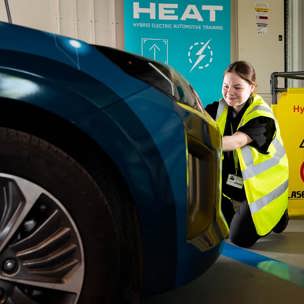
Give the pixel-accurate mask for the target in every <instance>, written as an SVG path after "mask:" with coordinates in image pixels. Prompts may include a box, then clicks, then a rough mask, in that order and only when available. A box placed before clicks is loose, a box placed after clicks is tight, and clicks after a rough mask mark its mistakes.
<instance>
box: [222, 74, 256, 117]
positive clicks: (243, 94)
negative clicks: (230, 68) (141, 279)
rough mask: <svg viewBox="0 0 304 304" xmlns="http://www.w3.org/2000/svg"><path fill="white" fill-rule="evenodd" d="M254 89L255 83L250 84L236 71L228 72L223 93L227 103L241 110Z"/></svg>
mask: <svg viewBox="0 0 304 304" xmlns="http://www.w3.org/2000/svg"><path fill="white" fill-rule="evenodd" d="M253 90H254V85H252V84H249V83H248V82H247V81H245V80H244V79H242V78H241V77H240V76H238V75H237V74H236V73H233V72H231V73H230V72H228V73H226V74H225V76H224V80H223V87H222V94H223V97H224V99H225V101H226V103H227V104H228V105H229V106H231V107H233V108H234V109H235V110H236V111H237V112H238V111H240V110H241V108H242V107H243V105H244V104H245V102H246V101H247V99H248V98H249V96H250V95H251V93H252V92H253Z"/></svg>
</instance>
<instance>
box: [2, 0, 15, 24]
mask: <svg viewBox="0 0 304 304" xmlns="http://www.w3.org/2000/svg"><path fill="white" fill-rule="evenodd" d="M4 3H5V8H6V14H7V20H8V22H9V23H13V21H12V15H11V11H10V7H9V3H8V0H4Z"/></svg>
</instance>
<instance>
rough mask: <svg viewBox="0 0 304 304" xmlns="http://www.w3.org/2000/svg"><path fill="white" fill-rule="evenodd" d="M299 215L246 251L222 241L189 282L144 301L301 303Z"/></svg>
mask: <svg viewBox="0 0 304 304" xmlns="http://www.w3.org/2000/svg"><path fill="white" fill-rule="evenodd" d="M303 299H304V220H303V219H302V220H300V219H293V220H290V222H289V225H288V228H287V229H286V231H284V232H283V233H282V234H274V233H272V234H270V235H269V236H267V237H266V238H264V239H262V240H260V241H259V242H257V243H256V244H255V246H254V247H252V248H251V249H250V250H248V249H242V248H239V247H237V246H234V245H232V244H230V243H229V242H226V244H225V247H224V250H223V254H222V256H221V257H220V258H219V259H218V261H217V262H216V264H215V265H213V266H212V267H211V268H210V269H209V270H208V271H207V272H206V273H205V274H203V275H202V276H201V277H200V278H198V279H197V280H195V281H193V282H192V283H190V284H189V285H187V286H185V287H182V288H180V289H177V290H175V291H172V292H168V293H165V294H163V295H160V296H155V297H153V298H151V299H149V300H146V301H145V302H144V303H145V304H170V303H174V304H211V303H212V304H220V303H223V304H227V303H228V304H230V303H233V304H238V303H241V304H242V303H246V304H251V303H252V304H260V303H261V304H264V303H275V304H279V303H282V304H283V303H284V304H287V303H290V304H291V303H303V301H304V300H303Z"/></svg>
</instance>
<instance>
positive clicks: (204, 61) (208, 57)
mask: <svg viewBox="0 0 304 304" xmlns="http://www.w3.org/2000/svg"><path fill="white" fill-rule="evenodd" d="M210 41H211V40H208V41H203V42H195V43H193V44H192V45H190V47H189V50H188V60H189V62H190V64H191V68H190V72H192V71H193V70H195V69H199V70H202V69H205V68H207V67H208V66H209V65H210V64H211V63H212V61H213V51H212V48H211V46H210Z"/></svg>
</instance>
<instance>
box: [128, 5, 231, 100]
mask: <svg viewBox="0 0 304 304" xmlns="http://www.w3.org/2000/svg"><path fill="white" fill-rule="evenodd" d="M124 3H125V4H124V20H125V24H124V30H125V49H126V50H127V51H130V52H133V53H136V54H139V55H142V56H145V57H148V58H151V59H154V60H156V61H160V62H163V63H166V64H169V65H171V66H172V67H174V68H175V69H176V70H177V71H179V72H180V73H181V74H183V76H184V77H185V78H186V79H187V80H188V81H189V82H190V83H191V84H192V86H193V87H194V89H195V90H196V91H197V92H198V94H199V95H200V97H201V99H202V101H203V103H204V105H206V104H208V103H211V102H213V101H214V100H218V99H219V98H220V97H221V85H222V78H223V72H224V70H225V68H226V67H227V65H228V64H229V63H230V0H193V1H191V2H189V1H182V0H167V1H166V0H163V1H161V0H154V1H148V0H128V1H124Z"/></svg>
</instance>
